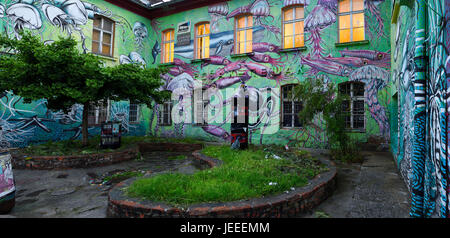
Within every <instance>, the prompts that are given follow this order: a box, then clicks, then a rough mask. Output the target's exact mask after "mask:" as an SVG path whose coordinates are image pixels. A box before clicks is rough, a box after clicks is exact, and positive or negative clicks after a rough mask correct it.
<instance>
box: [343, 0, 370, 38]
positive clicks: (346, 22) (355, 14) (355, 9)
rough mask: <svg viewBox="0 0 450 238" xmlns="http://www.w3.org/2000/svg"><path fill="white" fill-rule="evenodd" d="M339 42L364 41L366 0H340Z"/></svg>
mask: <svg viewBox="0 0 450 238" xmlns="http://www.w3.org/2000/svg"><path fill="white" fill-rule="evenodd" d="M338 11H339V12H338V17H339V43H345V42H352V41H362V40H364V39H365V36H364V0H339V10H338Z"/></svg>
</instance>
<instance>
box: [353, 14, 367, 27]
mask: <svg viewBox="0 0 450 238" xmlns="http://www.w3.org/2000/svg"><path fill="white" fill-rule="evenodd" d="M352 18H353V27H364V13H358V14H353V16H352Z"/></svg>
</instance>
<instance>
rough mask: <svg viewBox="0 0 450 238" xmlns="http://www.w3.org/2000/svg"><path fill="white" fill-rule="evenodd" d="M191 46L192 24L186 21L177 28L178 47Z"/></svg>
mask: <svg viewBox="0 0 450 238" xmlns="http://www.w3.org/2000/svg"><path fill="white" fill-rule="evenodd" d="M190 44H191V22H190V21H186V22H182V23H179V24H178V27H177V46H185V45H190Z"/></svg>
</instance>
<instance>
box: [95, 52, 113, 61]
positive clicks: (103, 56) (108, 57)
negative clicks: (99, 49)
mask: <svg viewBox="0 0 450 238" xmlns="http://www.w3.org/2000/svg"><path fill="white" fill-rule="evenodd" d="M92 54H93V55H95V56H98V57H99V58H101V59H104V60H109V61H114V62H116V61H117V58H116V57H113V56H106V55H100V54H96V53H92Z"/></svg>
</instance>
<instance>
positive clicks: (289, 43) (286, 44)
mask: <svg viewBox="0 0 450 238" xmlns="http://www.w3.org/2000/svg"><path fill="white" fill-rule="evenodd" d="M284 48H286V49H289V48H294V43H293V39H292V36H289V37H285V38H284Z"/></svg>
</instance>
